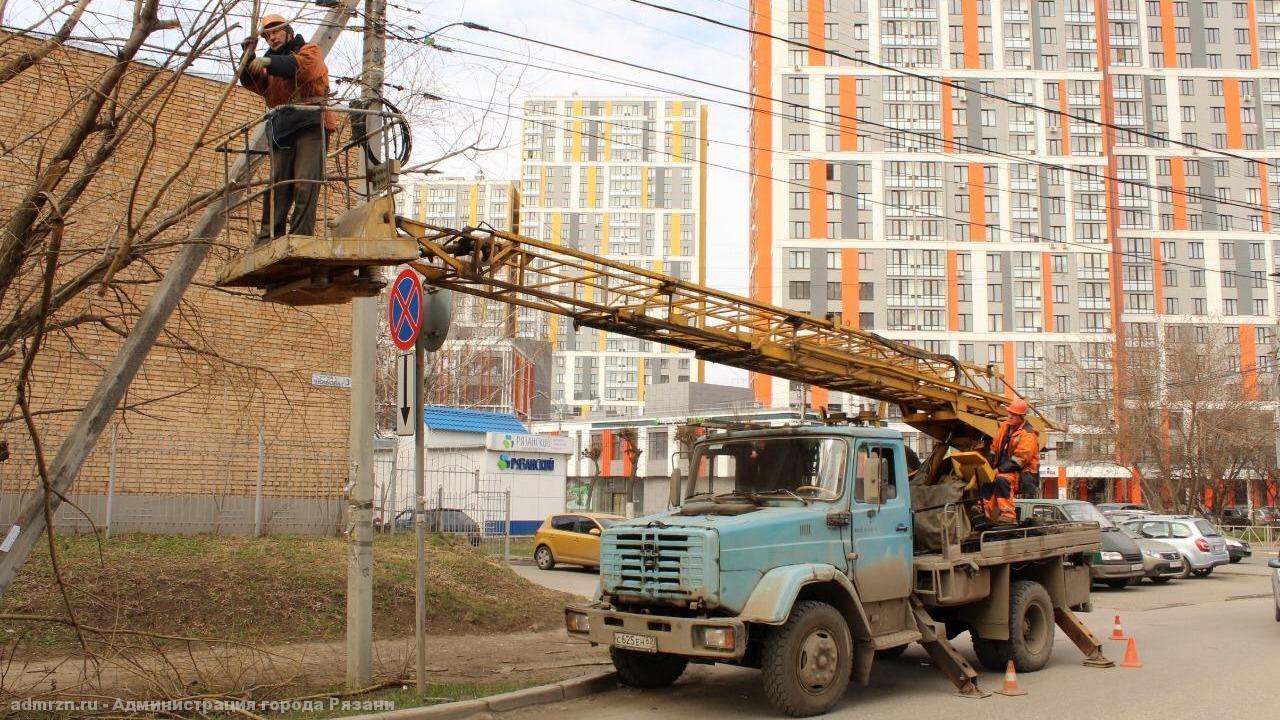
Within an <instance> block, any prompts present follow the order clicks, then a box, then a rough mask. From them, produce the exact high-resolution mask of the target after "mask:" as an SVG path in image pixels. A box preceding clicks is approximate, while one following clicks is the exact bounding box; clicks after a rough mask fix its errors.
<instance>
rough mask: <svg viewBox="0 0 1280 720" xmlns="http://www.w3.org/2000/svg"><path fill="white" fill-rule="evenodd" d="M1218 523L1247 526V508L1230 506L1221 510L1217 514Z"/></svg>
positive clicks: (1244, 506)
mask: <svg viewBox="0 0 1280 720" xmlns="http://www.w3.org/2000/svg"><path fill="white" fill-rule="evenodd" d="M1218 523H1219V524H1220V525H1248V524H1249V506H1248V505H1230V506H1228V507H1224V508H1222V511H1221V512H1219V513H1218Z"/></svg>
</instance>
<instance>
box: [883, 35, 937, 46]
mask: <svg viewBox="0 0 1280 720" xmlns="http://www.w3.org/2000/svg"><path fill="white" fill-rule="evenodd" d="M880 44H881V45H883V46H884V47H937V46H938V36H937V35H932V36H929V35H882V36H880Z"/></svg>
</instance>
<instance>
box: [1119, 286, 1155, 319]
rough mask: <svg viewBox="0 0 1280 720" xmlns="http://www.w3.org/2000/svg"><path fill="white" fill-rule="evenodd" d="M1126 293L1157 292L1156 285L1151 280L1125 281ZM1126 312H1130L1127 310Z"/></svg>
mask: <svg viewBox="0 0 1280 720" xmlns="http://www.w3.org/2000/svg"><path fill="white" fill-rule="evenodd" d="M1122 286H1123V288H1124V291H1125V292H1140V293H1149V292H1155V284H1154V283H1153V282H1152V281H1151V280H1125V281H1124V282H1123V283H1122ZM1125 312H1130V311H1128V310H1126V311H1125Z"/></svg>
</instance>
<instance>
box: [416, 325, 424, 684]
mask: <svg viewBox="0 0 1280 720" xmlns="http://www.w3.org/2000/svg"><path fill="white" fill-rule="evenodd" d="M417 340H418V341H417V343H415V344H414V347H413V526H414V542H415V543H417V551H418V569H417V587H416V588H415V590H414V596H413V616H414V621H413V631H414V637H415V638H416V639H417V643H416V644H417V648H418V658H417V660H418V694H419V695H423V694H425V693H426V692H427V555H426V553H427V550H426V543H427V525H426V517H425V516H426V503H425V498H424V497H423V496H424V495H425V494H426V492H427V486H426V482H425V480H424V478H423V467H424V466H425V464H426V463H425V457H424V456H425V455H426V442H425V440H426V439H425V438H424V437H423V435H424V433H423V430H424V429H425V428H424V419H425V418H424V417H423V414H422V376H423V370H424V366H425V365H426V355H427V353H426V348H425V347H423V343H424V338H423V337H422V336H421V335H420V336H418V339H417Z"/></svg>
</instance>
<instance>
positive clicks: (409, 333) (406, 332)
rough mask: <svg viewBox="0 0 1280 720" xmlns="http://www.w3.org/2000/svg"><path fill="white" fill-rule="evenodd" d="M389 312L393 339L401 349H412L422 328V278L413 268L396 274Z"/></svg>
mask: <svg viewBox="0 0 1280 720" xmlns="http://www.w3.org/2000/svg"><path fill="white" fill-rule="evenodd" d="M388 312H389V314H388V319H389V320H390V321H391V341H392V342H394V343H395V344H396V347H398V348H400V349H401V350H412V349H413V345H414V343H416V342H417V341H418V332H419V331H421V330H422V280H420V279H419V278H418V273H416V272H414V271H413V270H412V269H411V268H405V269H404V270H403V271H401V272H400V274H399V275H397V276H396V281H395V283H394V284H392V286H391V302H390V303H389V305H388Z"/></svg>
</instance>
